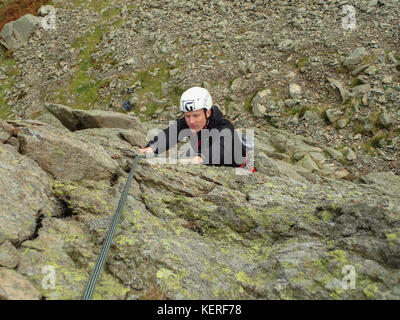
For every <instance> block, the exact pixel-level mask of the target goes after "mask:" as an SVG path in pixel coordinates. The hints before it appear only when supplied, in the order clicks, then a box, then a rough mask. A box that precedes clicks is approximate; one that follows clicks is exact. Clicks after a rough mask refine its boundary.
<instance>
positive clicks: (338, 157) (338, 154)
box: [325, 147, 343, 161]
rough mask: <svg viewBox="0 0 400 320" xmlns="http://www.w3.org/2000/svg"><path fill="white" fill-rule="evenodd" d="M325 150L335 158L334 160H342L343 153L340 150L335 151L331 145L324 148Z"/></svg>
mask: <svg viewBox="0 0 400 320" xmlns="http://www.w3.org/2000/svg"><path fill="white" fill-rule="evenodd" d="M325 150H326V151H327V152H328V153H329V155H330V156H331V157H332V158H333V159H335V160H338V161H339V160H342V159H343V154H342V153H341V152H340V151H337V150H336V149H333V148H331V147H327V148H325Z"/></svg>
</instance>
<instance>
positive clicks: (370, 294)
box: [363, 283, 379, 299]
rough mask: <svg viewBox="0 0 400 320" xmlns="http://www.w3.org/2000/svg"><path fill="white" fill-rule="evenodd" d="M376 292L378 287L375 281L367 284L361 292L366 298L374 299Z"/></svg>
mask: <svg viewBox="0 0 400 320" xmlns="http://www.w3.org/2000/svg"><path fill="white" fill-rule="evenodd" d="M378 292H379V289H378V286H377V285H376V284H375V283H372V284H369V285H368V286H366V287H365V288H364V289H363V293H364V295H365V296H366V297H367V298H368V299H375V298H376V294H377V293H378Z"/></svg>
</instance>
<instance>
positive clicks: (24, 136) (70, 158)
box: [18, 124, 118, 181]
mask: <svg viewBox="0 0 400 320" xmlns="http://www.w3.org/2000/svg"><path fill="white" fill-rule="evenodd" d="M18 140H19V142H20V152H21V153H22V154H25V155H26V156H28V157H30V158H31V159H33V160H35V161H36V162H37V163H38V164H39V165H40V166H41V167H42V168H43V169H44V170H46V171H47V172H49V173H51V174H52V175H53V176H54V177H55V178H57V179H69V180H72V181H77V180H81V179H88V180H102V179H110V178H111V177H113V176H114V175H115V174H116V172H117V171H118V164H117V163H116V162H115V161H114V160H113V159H111V158H110V156H109V155H108V154H107V152H106V150H105V149H104V148H103V147H102V146H100V145H97V144H94V143H91V142H87V141H85V139H83V138H80V137H79V136H76V135H74V134H73V133H70V132H65V131H62V130H60V129H57V128H54V127H51V126H47V125H28V124H27V125H24V126H23V127H22V128H21V132H20V133H19V134H18Z"/></svg>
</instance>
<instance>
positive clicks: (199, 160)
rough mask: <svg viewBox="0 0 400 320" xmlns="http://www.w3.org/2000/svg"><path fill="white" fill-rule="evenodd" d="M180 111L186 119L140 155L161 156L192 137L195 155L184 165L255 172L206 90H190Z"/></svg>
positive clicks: (243, 148)
mask: <svg viewBox="0 0 400 320" xmlns="http://www.w3.org/2000/svg"><path fill="white" fill-rule="evenodd" d="M180 110H181V111H182V112H184V117H182V118H180V119H178V120H177V121H174V123H173V124H172V125H170V126H169V127H168V128H166V129H164V130H163V131H161V132H160V133H159V134H158V135H157V136H155V137H154V138H153V140H152V141H150V142H149V143H148V144H147V145H146V147H144V148H142V149H140V150H139V151H140V152H142V153H154V154H159V153H162V152H164V151H166V150H168V149H169V148H170V147H172V146H173V145H175V144H177V143H178V142H179V141H182V140H183V138H185V137H186V136H189V137H190V144H191V147H192V148H191V150H190V151H191V153H190V154H189V155H188V156H189V158H187V159H181V160H180V162H181V163H192V164H205V165H215V166H230V167H239V168H245V169H248V170H250V171H251V172H255V169H254V168H253V161H252V160H251V161H249V153H248V152H247V151H248V150H247V147H246V145H245V144H244V143H243V142H242V140H241V139H240V138H239V135H238V133H237V132H236V131H235V129H234V127H233V125H232V123H231V122H230V121H229V120H227V119H225V118H224V116H223V114H222V112H221V111H220V110H219V108H218V107H217V106H215V105H212V99H211V95H210V93H209V92H208V91H207V90H206V89H204V88H200V87H193V88H190V89H188V90H186V91H185V92H184V93H183V94H182V96H181V99H180ZM190 156H191V157H190Z"/></svg>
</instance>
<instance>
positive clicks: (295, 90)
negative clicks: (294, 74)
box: [289, 83, 302, 100]
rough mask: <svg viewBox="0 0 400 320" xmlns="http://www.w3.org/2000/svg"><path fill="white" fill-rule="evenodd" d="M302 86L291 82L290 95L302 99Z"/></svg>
mask: <svg viewBox="0 0 400 320" xmlns="http://www.w3.org/2000/svg"><path fill="white" fill-rule="evenodd" d="M301 94H302V91H301V87H300V86H299V85H297V84H295V83H290V84H289V95H290V97H291V98H292V99H295V100H296V99H300V98H301Z"/></svg>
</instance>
